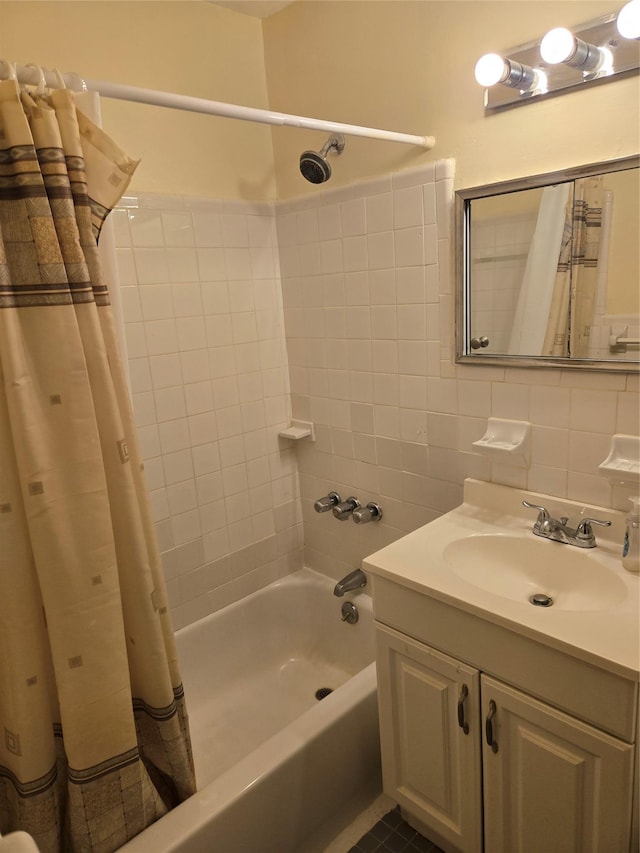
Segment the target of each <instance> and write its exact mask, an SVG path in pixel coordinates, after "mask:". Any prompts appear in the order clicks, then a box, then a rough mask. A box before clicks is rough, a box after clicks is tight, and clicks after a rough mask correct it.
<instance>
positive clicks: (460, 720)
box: [458, 684, 469, 735]
mask: <svg viewBox="0 0 640 853" xmlns="http://www.w3.org/2000/svg"><path fill="white" fill-rule="evenodd" d="M468 695H469V688H468V687H467V685H466V684H463V685H462V689H461V690H460V696H459V698H458V725H459V726H460V728H461V729H462V731H463V732H464V733H465V734H466V735H468V734H469V723H468V722H467V721H466V720H465V718H464V700H465V699H466V698H467V696H468Z"/></svg>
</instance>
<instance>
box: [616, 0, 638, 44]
mask: <svg viewBox="0 0 640 853" xmlns="http://www.w3.org/2000/svg"><path fill="white" fill-rule="evenodd" d="M616 23H617V27H618V32H619V33H620V35H621V36H622V37H623V38H626V39H638V38H640V0H631V2H629V3H627V5H626V6H623V7H622V9H621V10H620V13H619V15H618V20H617V22H616Z"/></svg>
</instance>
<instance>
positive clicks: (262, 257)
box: [114, 161, 640, 625]
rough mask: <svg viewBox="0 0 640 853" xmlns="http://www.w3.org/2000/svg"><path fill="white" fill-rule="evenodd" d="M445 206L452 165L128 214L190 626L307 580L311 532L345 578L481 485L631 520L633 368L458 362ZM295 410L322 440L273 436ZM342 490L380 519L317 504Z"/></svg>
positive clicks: (125, 261)
mask: <svg viewBox="0 0 640 853" xmlns="http://www.w3.org/2000/svg"><path fill="white" fill-rule="evenodd" d="M452 200H453V163H452V162H451V161H439V162H438V163H435V164H430V165H428V166H426V167H423V168H420V169H414V170H407V171H404V172H399V173H394V174H393V175H388V176H384V177H382V178H378V179H375V180H372V181H369V182H363V183H360V184H357V185H354V186H351V187H347V188H340V189H339V190H318V191H317V193H316V195H315V196H313V197H305V198H304V199H302V200H299V201H291V202H282V203H280V204H278V205H277V206H276V208H275V211H274V209H273V208H272V207H270V206H269V205H264V204H248V203H242V202H219V201H206V200H194V199H185V198H178V197H168V196H146V195H145V196H140V197H127V198H125V199H123V202H122V206H121V208H120V209H119V210H117V211H115V212H114V219H115V224H116V235H117V246H118V255H119V271H120V276H121V284H122V290H123V293H122V296H123V303H124V311H125V321H126V331H127V342H128V347H129V360H130V369H131V381H132V390H133V397H134V408H135V413H136V418H137V423H138V427H139V435H140V440H141V444H142V449H143V453H144V457H145V467H146V471H147V477H148V481H149V486H150V489H151V497H152V502H153V508H154V512H155V517H156V521H157V528H158V535H159V540H160V543H161V547H162V551H163V559H164V564H165V569H166V574H167V578H168V583H169V590H170V594H171V601H172V605H173V611H174V619H175V623H176V625H182V624H185V623H188V622H191V621H193V620H194V619H196V618H199V617H200V616H202V615H204V614H206V613H208V612H210V611H212V610H214V609H217V608H218V607H220V606H223V605H224V604H226V603H228V602H230V601H232V600H236V599H237V598H240V597H242V596H243V595H245V594H248V593H249V592H251V591H253V590H254V589H256V588H257V587H259V586H261V585H263V584H265V583H268V582H270V581H271V580H273V579H274V578H276V577H279V576H280V575H282V574H283V573H286V572H289V571H292V570H295V569H296V568H297V567H299V565H300V564H301V546H302V532H301V531H302V521H303V522H304V546H305V561H306V563H307V565H310V566H312V567H314V568H316V569H319V570H321V571H324V572H326V573H327V574H330V575H331V576H333V577H339V576H341V575H342V574H345V573H346V572H347V571H350V570H351V569H352V568H354V567H355V566H357V565H358V564H359V563H360V560H361V559H362V557H363V556H365V555H366V554H368V553H371V552H372V551H374V550H376V549H377V548H379V547H381V546H383V545H385V544H387V543H388V542H390V541H392V540H394V539H395V538H397V537H398V536H401V535H403V534H404V533H405V532H407V531H409V530H412V529H414V528H415V527H417V526H418V525H420V524H424V523H426V522H427V521H429V520H431V519H433V518H435V517H437V516H438V515H439V514H441V513H442V512H446V511H447V510H449V509H450V508H452V507H454V506H456V505H457V504H458V503H459V502H460V500H461V496H462V483H463V480H464V478H465V477H468V476H471V477H479V478H481V479H487V480H492V481H494V482H500V483H504V484H507V485H515V486H523V487H527V488H529V489H532V490H535V491H540V492H547V493H550V494H554V495H559V496H566V497H569V498H573V499H575V500H579V501H585V502H591V503H596V504H603V505H606V506H615V507H618V508H626V498H627V497H628V490H624V489H621V488H612V487H611V486H610V484H609V483H608V482H607V481H606V480H605V479H603V478H602V477H600V476H599V471H598V464H599V463H600V462H601V461H602V460H603V459H604V458H605V456H606V455H607V453H608V445H609V441H610V436H611V435H612V434H613V433H616V432H622V433H626V434H638V431H639V428H640V426H639V420H640V417H639V412H640V404H639V394H638V391H639V383H638V377H637V375H629V376H625V375H609V374H598V373H589V372H580V373H578V372H575V371H560V370H556V369H552V370H528V369H515V368H508V369H505V368H499V367H497V368H493V367H482V366H467V365H464V366H461V365H455V364H454V362H453V357H452V354H453V340H454V335H453V292H454V283H453V278H452V275H453V273H452V271H453V266H454V265H453V263H452V255H453V248H452V242H451V233H452V232H451V228H452V219H453V215H452ZM276 223H277V240H276V229H275V224H276ZM505 239H506V238H505ZM509 239H511V238H510V237H509ZM285 327H286V346H285ZM287 362H288V363H287ZM289 406H291V407H292V410H293V415H294V416H295V417H298V418H301V419H304V420H309V419H310V420H313V421H314V422H315V425H316V435H317V440H316V442H315V444H310V443H306V442H305V443H299V444H297V445H296V446H295V447H294V448H292V447H290V446H289V445H288V444H287V443H286V442H284V441H283V440H278V438H277V432H278V429H279V428H280V427H281V426H282V425H284V424H285V423H286V422H287V420H288V417H289V414H290V412H289ZM490 416H494V417H505V418H516V419H524V420H529V421H531V423H532V425H533V430H532V433H533V442H532V444H533V450H532V460H531V467H530V468H529V469H528V470H522V469H514V468H510V467H509V466H506V465H499V464H495V463H493V464H492V463H490V462H489V461H488V460H487V459H486V458H485V457H483V456H481V455H478V454H477V453H476V452H474V451H475V448H474V447H473V442H474V441H476V440H477V439H478V438H480V437H481V436H482V435H483V433H484V431H485V428H486V420H487V418H488V417H490ZM298 482H299V484H300V488H298ZM333 489H337V491H339V492H340V494H341V495H343V497H346V496H348V495H351V494H354V495H357V496H358V497H359V498H360V500H361V501H362V502H363V503H366V502H368V501H369V500H376V501H378V502H379V503H380V504H381V505H382V507H383V510H384V518H383V520H382V522H380V523H379V524H375V525H373V524H369V525H364V526H357V525H355V524H353V523H352V522H346V523H340V522H337V521H336V520H335V519H334V518H333V517H332V515H331V514H330V513H326V514H322V515H318V514H316V513H315V512H313V509H312V504H313V501H314V500H315V499H317V498H318V497H320V496H322V495H324V494H326V493H327V492H328V491H330V490H333Z"/></svg>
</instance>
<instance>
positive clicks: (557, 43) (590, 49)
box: [540, 27, 613, 74]
mask: <svg viewBox="0 0 640 853" xmlns="http://www.w3.org/2000/svg"><path fill="white" fill-rule="evenodd" d="M540 56H541V57H542V59H543V60H544V61H545V62H547V63H548V64H549V65H558V64H559V63H561V62H563V63H565V64H566V65H570V66H571V67H572V68H579V69H580V70H581V71H582V72H584V73H585V74H588V73H597V72H599V71H601V70H606V68H607V67H608V68H611V67H612V65H613V55H612V53H611V51H610V50H609V48H607V47H596V45H595V44H589V43H588V42H586V41H582V39H579V38H577V37H576V36H574V34H573V33H572V32H571V31H570V30H568V29H567V28H566V27H555V28H554V29H552V30H549V32H548V33H547V34H546V36H545V37H544V38H543V39H542V41H541V42H540Z"/></svg>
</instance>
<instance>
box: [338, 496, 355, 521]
mask: <svg viewBox="0 0 640 853" xmlns="http://www.w3.org/2000/svg"><path fill="white" fill-rule="evenodd" d="M359 506H360V501H359V500H358V498H354V497H351V498H347V499H346V501H342V503H339V504H337V505H336V506H334V508H333V514H334V516H335V517H336V518H337V519H338V521H347V520H348V518H349V516H350V515H351V513H352V512H353V511H354V509H357V508H358V507H359Z"/></svg>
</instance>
